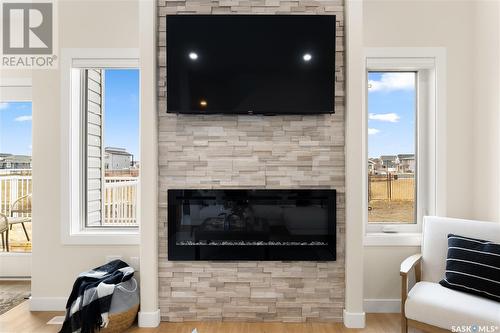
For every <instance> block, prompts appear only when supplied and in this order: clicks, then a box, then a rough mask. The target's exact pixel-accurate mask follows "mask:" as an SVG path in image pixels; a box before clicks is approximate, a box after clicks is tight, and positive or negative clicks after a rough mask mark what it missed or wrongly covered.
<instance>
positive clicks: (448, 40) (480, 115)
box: [364, 0, 500, 300]
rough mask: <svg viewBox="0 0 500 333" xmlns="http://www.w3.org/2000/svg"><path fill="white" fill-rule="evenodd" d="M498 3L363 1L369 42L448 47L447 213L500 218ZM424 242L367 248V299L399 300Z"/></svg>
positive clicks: (478, 217) (397, 45)
mask: <svg viewBox="0 0 500 333" xmlns="http://www.w3.org/2000/svg"><path fill="white" fill-rule="evenodd" d="M498 6H499V5H498V2H496V1H434V0H433V1H413V0H402V1H379V0H364V45H365V47H445V48H446V49H447V60H446V61H447V85H448V88H447V92H446V93H447V124H446V127H447V154H446V163H447V169H448V170H447V174H448V177H447V189H446V195H447V198H446V209H447V212H448V216H452V217H459V218H476V219H486V220H498V216H499V213H498V206H499V203H500V198H499V184H500V183H499V178H498V172H499V171H500V166H499V160H498V154H499V153H500V148H499V147H500V145H499V137H498V131H499V118H498V113H499V109H498V106H499V97H498V96H499V91H500V89H499V84H498V80H499V77H500V72H499V67H498V64H499V60H498V59H500V57H499V52H498V43H499V40H500V39H499V31H498V18H499V9H498ZM418 251H419V248H418V247H365V258H364V262H365V279H364V281H365V282H364V287H365V300H366V299H397V298H399V293H400V282H399V274H398V271H399V264H400V262H401V260H402V259H404V258H405V257H406V256H407V255H410V254H412V253H417V252H418Z"/></svg>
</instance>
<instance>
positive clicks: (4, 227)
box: [0, 213, 9, 251]
mask: <svg viewBox="0 0 500 333" xmlns="http://www.w3.org/2000/svg"><path fill="white" fill-rule="evenodd" d="M0 234H1V235H2V249H3V250H4V251H5V246H6V245H7V249H8V246H9V241H8V240H6V236H7V237H8V234H9V220H8V219H7V216H5V215H4V214H2V213H0Z"/></svg>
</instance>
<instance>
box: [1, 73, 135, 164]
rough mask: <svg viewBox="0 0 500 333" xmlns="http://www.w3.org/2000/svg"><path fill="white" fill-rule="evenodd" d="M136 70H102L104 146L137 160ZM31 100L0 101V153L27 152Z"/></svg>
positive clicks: (28, 147)
mask: <svg viewBox="0 0 500 333" xmlns="http://www.w3.org/2000/svg"><path fill="white" fill-rule="evenodd" d="M138 93H139V70H106V71H105V105H104V107H105V121H104V133H105V135H104V144H105V146H113V147H121V148H126V149H127V150H128V151H129V152H131V153H132V154H134V159H136V160H139V96H138ZM31 115H32V107H31V103H27V102H14V103H2V102H1V101H0V153H10V154H19V155H31V144H32V142H31V140H32V135H31Z"/></svg>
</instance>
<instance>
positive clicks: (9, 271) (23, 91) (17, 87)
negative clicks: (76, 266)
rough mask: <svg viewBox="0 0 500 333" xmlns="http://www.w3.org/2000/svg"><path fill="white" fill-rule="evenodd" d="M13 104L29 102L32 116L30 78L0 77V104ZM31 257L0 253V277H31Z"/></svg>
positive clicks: (17, 253)
mask: <svg viewBox="0 0 500 333" xmlns="http://www.w3.org/2000/svg"><path fill="white" fill-rule="evenodd" d="M15 102H30V103H31V106H32V109H31V114H32V116H33V115H34V113H33V99H32V80H31V78H29V77H0V103H15ZM0 112H1V111H0ZM32 177H33V176H32ZM32 181H33V179H32ZM32 217H33V215H32ZM31 256H32V252H0V276H1V277H12V276H13V277H15V278H29V277H30V276H31Z"/></svg>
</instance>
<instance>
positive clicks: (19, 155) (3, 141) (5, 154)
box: [0, 87, 33, 253]
mask: <svg viewBox="0 0 500 333" xmlns="http://www.w3.org/2000/svg"><path fill="white" fill-rule="evenodd" d="M0 88H1V87H0ZM18 89H21V90H22V89H23V88H18ZM1 97H3V96H0V98H1ZM31 116H32V107H31V101H22V100H21V101H20V100H9V101H2V100H0V234H1V237H2V247H0V252H28V253H29V252H31V240H32V232H31V225H32V224H31V194H32V192H33V182H32V173H31V150H32V145H31V143H32V140H31V127H32V126H31V120H32V117H31Z"/></svg>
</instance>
